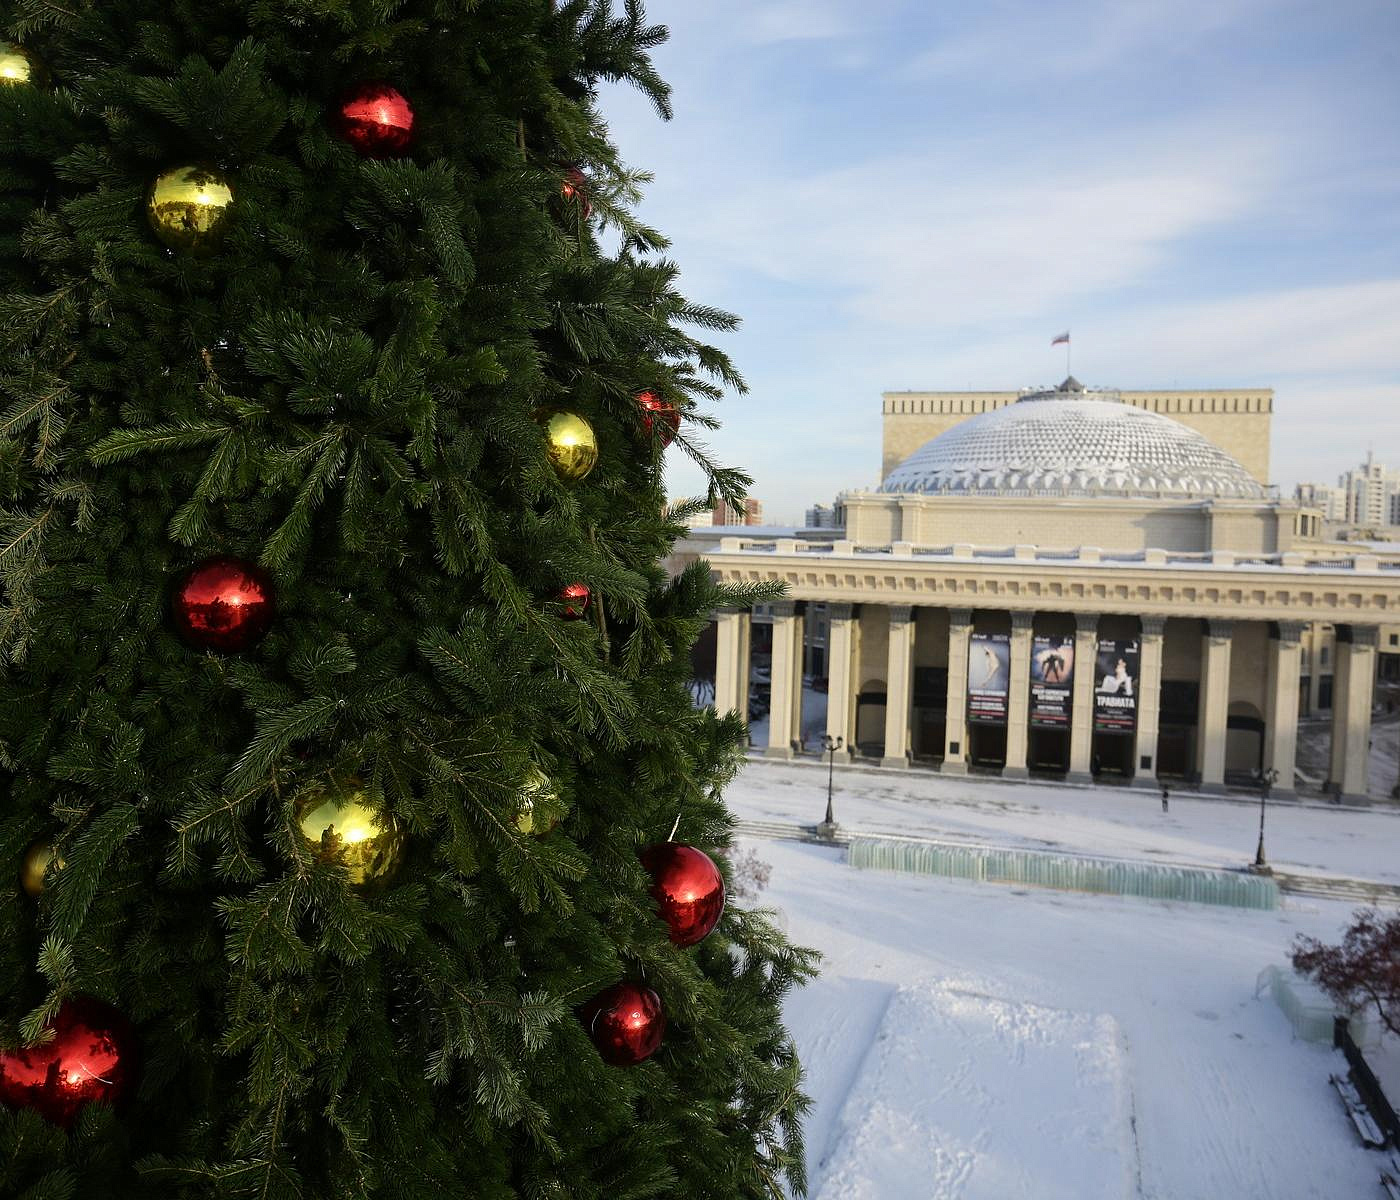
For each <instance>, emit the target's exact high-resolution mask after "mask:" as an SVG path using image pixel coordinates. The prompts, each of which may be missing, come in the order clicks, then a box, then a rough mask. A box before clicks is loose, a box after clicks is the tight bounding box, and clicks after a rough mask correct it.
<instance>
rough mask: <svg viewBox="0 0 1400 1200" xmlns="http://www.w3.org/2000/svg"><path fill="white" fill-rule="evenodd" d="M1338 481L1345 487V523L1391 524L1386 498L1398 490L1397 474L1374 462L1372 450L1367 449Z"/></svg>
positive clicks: (1388, 503) (1388, 500)
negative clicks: (1358, 461)
mask: <svg viewBox="0 0 1400 1200" xmlns="http://www.w3.org/2000/svg"><path fill="white" fill-rule="evenodd" d="M1338 482H1339V483H1340V484H1341V486H1342V487H1343V488H1345V489H1346V494H1347V515H1346V520H1347V524H1349V525H1389V524H1391V507H1390V501H1391V497H1393V496H1394V495H1395V494H1396V493H1397V492H1400V475H1397V474H1396V473H1395V472H1394V471H1389V470H1387V469H1386V468H1385V466H1384V465H1382V464H1381V463H1378V462H1376V456H1375V454H1374V453H1369V452H1368V453H1367V455H1366V461H1365V462H1364V463H1362V464H1361V465H1360V466H1359V467H1357V468H1356V469H1355V470H1352V471H1348V472H1347V473H1346V474H1345V475H1343V476H1342V477H1341V479H1340V480H1339V481H1338Z"/></svg>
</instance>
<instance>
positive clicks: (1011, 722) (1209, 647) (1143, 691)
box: [715, 601, 1379, 799]
mask: <svg viewBox="0 0 1400 1200" xmlns="http://www.w3.org/2000/svg"><path fill="white" fill-rule="evenodd" d="M917 611H918V610H917V609H915V608H914V607H912V606H910V605H868V604H867V605H863V606H856V605H852V604H844V603H830V604H828V605H827V618H828V640H827V647H828V654H827V658H828V669H827V678H828V693H827V722H826V733H827V735H828V736H830V737H832V738H833V739H834V738H840V739H841V741H842V745H843V747H845V748H847V750H848V752H850V751H853V750H854V748H855V742H856V735H857V720H858V699H859V696H860V689H861V683H862V681H861V679H860V669H859V668H860V663H861V650H860V646H861V628H862V621H865V622H869V621H874V620H884V621H887V622H888V643H887V644H888V661H887V663H886V664H885V666H886V669H885V685H886V700H885V723H884V750H883V754H882V756H881V762H882V764H883V765H886V766H904V765H908V764H909V763H910V762H911V760H912V754H911V742H912V736H911V735H912V720H913V693H914V688H913V681H914V662H915V660H914V640H915V632H916V627H917V622H916V618H917ZM946 611H947V615H948V646H947V664H948V674H947V679H948V682H947V700H946V714H945V718H944V745H943V747H942V750H943V754H942V760H941V763H940V765H939V768H938V769H939V770H940V771H942V772H943V773H945V774H950V775H957V774H965V773H966V772H967V770H968V762H969V744H968V743H969V733H970V731H969V726H968V655H969V647H970V643H971V635H972V633H973V630H974V625H975V621H974V614H973V611H972V610H971V609H968V608H949V609H947V610H946ZM772 614H773V655H772V668H771V699H770V711H769V736H768V744H767V746H766V747H765V754H767V755H768V756H770V757H774V758H789V757H791V756H792V755H793V754H794V752H795V751H794V748H795V747H800V739H801V719H802V647H803V640H804V638H803V624H804V615H803V606H802V605H801V603H799V602H794V601H783V602H780V603H778V604H775V605H773V606H772ZM1009 615H1010V635H1009V663H1008V666H1009V681H1010V682H1009V687H1008V689H1007V694H1006V753H1005V765H1004V767H1003V768H1002V774H1003V775H1004V776H1006V777H1009V778H1024V777H1025V776H1026V775H1027V774H1028V770H1029V768H1028V763H1027V750H1028V737H1029V729H1030V721H1029V709H1030V697H1031V686H1030V685H1031V669H1032V646H1033V630H1034V622H1035V617H1036V615H1037V614H1034V613H1031V612H1012V613H1010V614H1009ZM1057 615H1059V616H1061V617H1063V616H1064V615H1066V614H1057ZM1072 616H1073V620H1074V651H1075V661H1076V663H1077V664H1079V665H1078V667H1077V669H1075V670H1074V672H1073V683H1072V694H1071V704H1070V722H1069V754H1068V759H1069V764H1068V765H1069V769H1068V772H1067V777H1068V778H1069V779H1071V780H1074V781H1083V782H1087V781H1089V780H1090V779H1092V778H1093V772H1092V768H1093V758H1094V712H1095V704H1094V684H1095V670H1094V667H1095V663H1096V659H1097V653H1098V648H1099V644H1098V627H1099V614H1097V613H1074V614H1072ZM1166 621H1167V618H1165V617H1162V616H1143V617H1140V618H1138V626H1139V633H1138V644H1139V660H1138V671H1139V675H1138V678H1137V681H1136V687H1135V693H1136V704H1135V707H1136V720H1135V724H1134V726H1133V728H1132V731H1131V735H1130V736H1131V737H1132V739H1133V741H1132V749H1133V758H1132V768H1133V769H1132V772H1131V774H1132V777H1133V782H1134V783H1135V784H1137V785H1138V786H1149V787H1155V786H1156V776H1157V770H1158V759H1159V754H1158V742H1159V737H1160V732H1161V715H1162V705H1161V701H1162V672H1163V646H1164V637H1165V629H1166ZM1003 622H1004V617H1003ZM1237 624H1240V625H1243V624H1245V623H1244V622H1238V623H1237V622H1235V621H1233V620H1217V619H1210V620H1207V621H1204V622H1202V626H1203V628H1202V633H1201V645H1200V660H1199V661H1200V676H1199V690H1198V708H1197V713H1196V736H1195V739H1194V744H1195V761H1194V763H1193V764H1192V766H1193V768H1194V774H1195V777H1196V780H1197V783H1198V786H1199V787H1200V788H1201V790H1203V791H1215V792H1219V791H1223V790H1224V786H1225V771H1226V752H1227V737H1228V728H1229V715H1230V713H1229V710H1230V696H1231V648H1232V645H1233V643H1234V640H1235V633H1236V625H1237ZM1267 624H1268V625H1269V641H1268V653H1267V661H1266V663H1265V670H1266V678H1265V681H1264V700H1265V704H1264V736H1263V756H1262V766H1263V767H1265V768H1272V769H1273V770H1274V771H1276V772H1277V781H1278V782H1277V783H1276V785H1275V789H1274V790H1275V793H1276V794H1281V795H1287V794H1291V793H1292V792H1293V790H1294V771H1295V765H1296V759H1297V741H1298V707H1299V703H1298V696H1299V687H1300V681H1301V642H1302V635H1303V630H1304V628H1305V626H1304V623H1303V622H1293V621H1280V622H1269V623H1267ZM1003 627H1004V625H1003ZM1174 636H1176V635H1174ZM1256 636H1257V635H1256ZM1378 640H1379V639H1378V630H1377V629H1376V628H1375V627H1366V626H1359V625H1350V626H1345V625H1343V626H1338V639H1337V662H1336V666H1335V669H1334V682H1333V710H1332V746H1331V758H1330V770H1329V781H1328V782H1329V784H1330V785H1331V786H1332V787H1333V788H1334V789H1336V790H1340V792H1341V793H1342V794H1343V795H1344V796H1347V797H1351V798H1357V799H1360V798H1364V797H1365V796H1366V792H1367V767H1368V757H1369V743H1370V732H1371V703H1372V695H1373V686H1374V684H1373V681H1374V676H1375V667H1376V655H1377V649H1378ZM749 651H750V614H749V612H748V610H726V611H723V612H721V613H719V614H718V638H717V662H716V677H715V704H716V707H717V709H718V710H719V711H720V712H729V711H737V712H738V713H740V715H741V716H744V717H746V718H747V713H748V692H749V657H750V653H749Z"/></svg>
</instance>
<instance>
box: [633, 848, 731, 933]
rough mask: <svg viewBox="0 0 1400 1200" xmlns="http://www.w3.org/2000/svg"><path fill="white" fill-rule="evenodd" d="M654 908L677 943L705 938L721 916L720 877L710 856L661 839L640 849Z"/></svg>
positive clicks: (722, 900)
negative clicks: (654, 903) (649, 878)
mask: <svg viewBox="0 0 1400 1200" xmlns="http://www.w3.org/2000/svg"><path fill="white" fill-rule="evenodd" d="M642 866H644V867H645V868H646V869H647V873H648V874H649V875H650V876H651V880H652V884H651V894H652V896H653V897H654V898H655V900H656V911H657V913H658V915H660V917H661V919H662V920H663V921H665V922H666V925H667V927H668V928H669V929H670V930H671V940H672V941H673V942H675V944H676V945H677V946H693V945H695V943H696V942H699V941H702V940H703V939H704V938H706V937H708V936H709V934H710V931H711V930H712V929H714V927H715V926H716V925H718V924H719V919H720V917H722V916H723V915H724V877H723V876H722V875H721V874H720V873H719V868H718V867H717V866H715V863H714V859H712V858H711V857H710V856H709V855H708V854H706V853H704V852H703V851H701V850H697V849H696V848H695V847H694V846H682V845H681V844H680V843H679V842H661V843H659V844H657V845H655V846H648V847H647V848H646V849H645V850H643V851H642Z"/></svg>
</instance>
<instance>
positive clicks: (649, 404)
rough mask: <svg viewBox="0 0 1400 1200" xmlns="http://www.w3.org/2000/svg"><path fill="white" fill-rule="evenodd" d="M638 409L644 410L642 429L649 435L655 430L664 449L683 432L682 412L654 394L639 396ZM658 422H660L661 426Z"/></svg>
mask: <svg viewBox="0 0 1400 1200" xmlns="http://www.w3.org/2000/svg"><path fill="white" fill-rule="evenodd" d="M637 407H638V408H640V409H641V410H642V428H643V429H645V430H646V431H647V432H648V433H651V432H652V431H653V430H655V431H656V436H657V437H659V438H660V439H661V445H662V447H663V449H664V448H665V447H666V446H669V445H670V444H671V443H672V441H674V440H675V437H676V434H678V433H680V431H681V414H680V410H678V409H677V408H676V406H675V405H674V404H668V403H667V402H666V401H665V400H663V399H661V397H660V396H658V395H656V394H655V393H654V392H643V393H642V394H641V395H640V396H638V397H637ZM657 422H660V424H659V426H658V424H657Z"/></svg>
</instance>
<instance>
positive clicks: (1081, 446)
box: [880, 379, 1266, 500]
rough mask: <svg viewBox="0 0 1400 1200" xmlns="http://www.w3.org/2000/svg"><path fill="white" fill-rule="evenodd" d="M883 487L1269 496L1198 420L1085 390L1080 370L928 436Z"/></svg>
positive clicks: (897, 489)
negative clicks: (1077, 375)
mask: <svg viewBox="0 0 1400 1200" xmlns="http://www.w3.org/2000/svg"><path fill="white" fill-rule="evenodd" d="M880 491H882V492H903V493H908V492H933V493H938V492H961V493H978V494H982V495H1041V494H1051V495H1057V496H1064V495H1071V496H1142V495H1147V496H1189V497H1197V498H1201V499H1240V500H1258V499H1262V498H1264V497H1265V496H1266V492H1265V489H1264V487H1263V485H1262V484H1260V483H1259V481H1258V480H1256V479H1255V478H1254V477H1253V476H1252V475H1250V473H1249V472H1248V471H1246V470H1245V468H1244V467H1243V466H1242V465H1241V464H1240V462H1239V461H1238V460H1237V459H1235V458H1233V457H1232V456H1231V455H1229V454H1227V453H1226V452H1225V451H1224V450H1222V449H1220V447H1219V446H1217V445H1215V444H1214V443H1213V442H1211V441H1209V440H1208V439H1207V438H1205V437H1203V436H1202V435H1201V434H1199V433H1197V432H1196V431H1195V430H1194V429H1190V428H1188V427H1187V426H1185V425H1183V424H1181V422H1179V421H1173V420H1172V419H1171V418H1170V417H1164V416H1162V415H1161V414H1160V413H1154V412H1148V411H1147V410H1146V409H1143V408H1135V407H1133V406H1132V405H1131V404H1124V403H1123V402H1122V399H1121V398H1120V397H1119V396H1118V394H1117V393H1115V392H1087V391H1085V390H1084V386H1083V385H1082V384H1081V383H1079V381H1078V380H1075V379H1067V380H1066V381H1065V382H1064V383H1063V384H1061V385H1060V387H1059V388H1056V389H1055V390H1054V391H1049V392H1032V393H1030V394H1027V395H1024V396H1022V397H1021V398H1020V399H1019V400H1018V401H1017V402H1016V403H1015V404H1009V405H1007V406H1006V407H1004V408H998V409H993V410H992V411H991V412H985V413H980V414H979V415H977V416H975V417H971V418H969V419H968V420H966V421H963V422H962V423H960V424H958V425H955V426H953V428H952V429H949V430H948V431H947V432H946V433H942V434H940V435H939V436H938V437H936V438H933V439H932V440H931V441H928V442H925V443H924V444H923V445H922V446H921V447H919V449H917V450H915V451H914V453H913V454H911V455H910V456H909V457H908V458H906V459H905V460H904V461H903V462H902V463H900V464H899V466H897V467H896V468H895V469H894V470H893V471H891V472H890V473H889V475H888V476H887V477H886V478H885V481H884V483H882V484H881V485H880Z"/></svg>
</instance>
